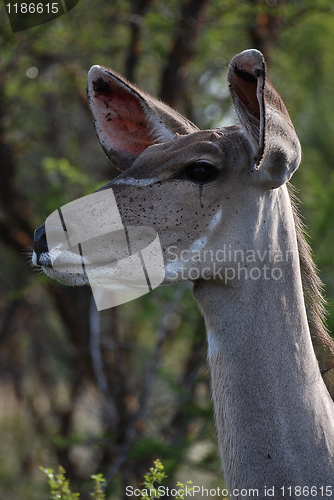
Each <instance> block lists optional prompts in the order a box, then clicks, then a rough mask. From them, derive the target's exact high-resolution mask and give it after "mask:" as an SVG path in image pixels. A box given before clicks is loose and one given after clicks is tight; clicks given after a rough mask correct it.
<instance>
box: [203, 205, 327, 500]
mask: <svg viewBox="0 0 334 500" xmlns="http://www.w3.org/2000/svg"><path fill="white" fill-rule="evenodd" d="M276 202H277V200H276ZM276 202H275V203H276ZM263 208H264V207H262V208H261V210H260V211H259V214H260V212H263ZM276 208H277V207H276ZM278 208H279V213H280V219H279V220H276V221H275V220H271V223H272V226H274V230H270V227H267V229H266V230H263V231H261V229H259V230H258V233H257V235H256V240H257V242H258V246H257V248H259V249H260V250H261V254H260V255H261V259H262V260H261V266H262V268H263V267H264V266H267V267H268V269H269V270H270V269H273V266H275V267H277V268H279V269H280V271H281V272H280V273H279V272H278V271H276V272H275V273H276V274H275V273H274V275H271V272H270V271H268V270H267V277H264V276H263V275H262V276H261V277H258V274H259V273H258V272H255V271H254V272H253V279H252V277H250V276H249V275H248V279H242V278H244V277H245V272H243V273H242V274H240V279H238V278H239V277H238V276H236V278H237V279H235V280H234V281H233V282H230V283H227V284H225V283H222V282H221V281H220V282H218V281H208V282H204V281H202V282H199V283H196V284H195V286H194V295H195V297H196V299H197V301H198V303H199V306H200V308H201V310H202V312H203V314H204V317H205V322H206V328H207V338H208V358H209V363H210V369H211V377H212V393H213V401H214V405H215V418H216V426H217V432H218V439H219V445H220V453H221V457H222V463H223V469H224V476H225V480H226V482H227V484H228V486H229V487H230V488H231V487H235V488H251V487H254V488H259V489H262V495H261V492H260V498H263V497H264V494H263V488H264V486H265V484H264V482H266V485H267V486H268V487H269V486H273V485H275V486H276V488H277V489H278V488H279V487H280V486H286V485H289V484H291V481H292V484H293V482H295V484H299V483H300V482H301V481H303V480H304V482H305V484H308V483H309V481H310V478H311V477H313V474H314V473H316V475H315V476H314V478H315V480H316V481H318V480H319V478H322V477H323V478H327V477H330V476H329V475H330V474H332V473H333V468H334V464H333V454H334V451H333V450H334V433H333V423H334V412H333V404H332V401H331V399H330V396H329V394H328V392H327V389H326V387H325V385H324V383H323V380H322V378H321V374H320V371H319V368H318V363H317V360H316V357H315V354H314V350H313V347H312V343H311V338H310V333H309V327H308V322H307V317H306V310H305V305H304V298H303V290H302V283H301V276H300V269H299V259H298V252H297V243H296V235H295V229H294V225H293V217H292V212H291V206H290V204H289V206H280V207H278ZM272 213H274V212H272ZM262 216H263V214H262V215H258V216H257V220H254V223H255V224H256V225H257V227H258V228H259V227H261V226H260V217H262ZM266 220H268V222H269V221H270V214H268V218H266ZM271 229H272V228H271ZM259 242H261V243H259ZM251 243H252V244H255V243H256V241H255V239H254V240H253V242H251ZM266 248H267V249H269V248H271V249H273V248H277V249H279V250H280V251H281V252H282V255H283V257H282V259H281V260H280V261H279V262H276V263H273V262H272V261H270V258H271V257H270V253H269V251H268V252H267V254H264V250H265V249H266ZM255 249H256V248H255ZM245 251H246V250H245ZM286 256H290V258H286ZM244 264H245V263H244ZM252 265H253V268H254V266H255V265H257V262H256V263H255V264H254V263H253V264H252ZM244 267H246V266H244ZM251 268H252V266H251V265H249V267H248V271H250V269H251ZM254 278H257V279H254ZM275 278H279V279H275ZM305 436H307V439H305ZM328 443H330V446H331V447H332V451H330V446H328ZM329 454H330V456H331V462H330V461H329V460H328V456H329ZM235 457H237V462H238V463H236V462H235ZM320 470H321V471H320ZM264 471H266V476H265V477H264V474H263V473H264ZM289 481H290V483H289ZM303 484H304V483H303ZM316 484H318V483H316ZM231 498H234V497H233V495H231ZM246 498H248V497H246ZM274 498H281V497H280V496H279V494H278V496H276V494H275V497H274Z"/></svg>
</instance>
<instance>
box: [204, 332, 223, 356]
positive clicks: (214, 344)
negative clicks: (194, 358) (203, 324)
mask: <svg viewBox="0 0 334 500" xmlns="http://www.w3.org/2000/svg"><path fill="white" fill-rule="evenodd" d="M206 337H207V339H208V358H210V357H211V356H213V355H214V354H217V352H220V350H221V349H220V344H219V342H218V340H217V336H216V335H215V334H214V332H212V331H211V330H207V332H206Z"/></svg>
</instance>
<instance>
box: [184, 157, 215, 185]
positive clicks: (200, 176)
mask: <svg viewBox="0 0 334 500" xmlns="http://www.w3.org/2000/svg"><path fill="white" fill-rule="evenodd" d="M216 175H217V169H216V167H215V166H214V165H212V163H209V162H208V161H204V160H201V161H196V162H194V163H191V164H190V165H188V167H187V169H186V171H185V172H184V174H183V176H182V178H183V179H189V180H191V181H193V182H196V183H197V184H205V183H206V182H209V181H211V180H212V179H214V178H215V177H216Z"/></svg>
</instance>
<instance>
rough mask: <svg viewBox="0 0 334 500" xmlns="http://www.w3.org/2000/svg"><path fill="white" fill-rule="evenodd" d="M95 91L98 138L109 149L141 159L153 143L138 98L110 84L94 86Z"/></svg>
mask: <svg viewBox="0 0 334 500" xmlns="http://www.w3.org/2000/svg"><path fill="white" fill-rule="evenodd" d="M94 90H95V100H94V104H95V106H96V112H95V114H96V116H95V118H96V119H97V123H98V128H99V130H98V134H99V135H100V139H102V140H103V142H104V144H105V145H106V146H108V144H110V149H116V150H120V151H126V152H128V153H130V154H133V155H136V156H139V155H140V154H141V153H142V152H143V151H144V150H145V149H146V148H147V147H148V146H150V145H152V144H153V143H154V137H152V134H151V131H150V127H149V124H148V118H147V117H146V115H145V111H144V109H143V108H142V106H141V105H140V102H139V98H138V97H137V96H135V95H132V94H131V93H130V92H129V91H127V90H123V89H122V88H121V87H120V86H118V85H113V84H112V82H110V81H108V82H103V85H102V84H101V82H99V81H97V82H94ZM97 115H98V116H97Z"/></svg>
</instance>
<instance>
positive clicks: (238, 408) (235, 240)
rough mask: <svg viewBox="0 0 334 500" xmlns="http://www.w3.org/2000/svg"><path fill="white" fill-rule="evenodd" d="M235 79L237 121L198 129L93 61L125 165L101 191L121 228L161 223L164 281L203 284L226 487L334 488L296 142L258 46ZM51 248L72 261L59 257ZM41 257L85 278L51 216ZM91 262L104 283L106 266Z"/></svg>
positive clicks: (102, 114)
mask: <svg viewBox="0 0 334 500" xmlns="http://www.w3.org/2000/svg"><path fill="white" fill-rule="evenodd" d="M228 82H229V88H230V92H231V96H232V100H233V104H234V108H235V111H236V113H237V116H238V118H239V122H240V123H239V124H238V125H234V126H229V127H223V128H216V129H214V130H203V131H201V130H199V129H198V128H197V127H196V126H195V125H194V124H193V123H191V122H190V121H188V120H187V119H186V118H184V117H183V116H182V115H180V114H179V113H178V112H176V111H174V110H172V109H171V108H170V107H168V106H167V105H166V104H163V103H162V102H160V101H159V100H157V99H156V98H154V97H152V96H150V95H148V94H146V93H144V92H141V91H140V90H138V89H137V88H136V87H135V86H134V85H132V84H131V83H129V82H128V81H126V80H125V79H124V78H123V77H122V76H120V75H118V74H116V73H114V72H113V71H111V70H109V69H105V68H102V67H99V66H93V67H92V68H91V70H90V72H89V75H88V87H87V95H88V101H89V105H90V109H91V111H92V114H93V117H94V121H95V130H96V133H97V136H98V138H99V140H100V142H101V145H102V147H103V149H104V151H105V153H106V154H107V156H108V157H109V159H110V160H111V161H112V162H113V163H114V165H115V166H116V167H118V168H119V169H120V170H121V171H122V173H121V174H120V175H119V176H118V177H116V178H115V179H114V180H112V181H111V182H109V183H107V184H106V185H105V186H103V187H102V188H100V190H99V191H98V193H99V192H101V193H103V194H104V196H108V193H110V196H111V195H113V196H114V197H115V200H116V203H117V207H118V210H119V214H120V218H121V220H122V223H123V225H124V226H134V227H138V226H139V227H140V226H146V227H150V228H153V229H154V230H155V231H156V233H157V234H158V236H159V241H160V244H161V249H162V255H163V263H164V277H163V281H162V285H168V284H171V283H175V282H180V281H185V280H190V281H192V282H193V293H194V296H195V298H196V300H197V302H198V305H199V307H200V309H201V311H202V313H203V315H204V319H205V324H206V331H207V342H208V361H209V366H210V371H211V383H212V398H213V402H214V409H215V423H216V429H217V436H218V443H219V451H220V456H221V461H222V469H223V474H224V478H225V481H226V484H227V487H228V490H229V494H230V498H231V499H241V498H254V497H256V498H261V499H264V498H267V497H268V496H269V497H271V498H275V499H279V498H280V499H281V498H300V497H305V496H312V497H313V498H319V499H320V498H323V497H327V498H330V497H332V496H334V404H333V400H332V398H331V396H330V390H331V388H332V382H331V380H330V374H331V371H330V370H331V369H332V368H333V366H334V363H333V359H334V358H333V354H334V344H333V342H332V340H331V338H330V336H329V335H328V333H327V331H326V329H325V327H324V325H323V302H322V296H321V283H320V280H319V278H318V276H317V273H316V270H315V267H314V264H313V262H312V259H311V257H310V250H309V247H308V244H307V243H306V241H305V238H304V236H303V227H302V224H301V222H300V219H299V217H298V214H297V211H296V208H295V201H294V196H293V194H292V193H291V188H289V185H288V182H289V180H290V179H291V177H292V175H293V173H294V171H295V170H296V169H297V167H298V166H299V163H300V160H301V149H300V144H299V140H298V138H297V135H296V132H295V130H294V127H293V125H292V123H291V120H290V117H289V114H288V111H287V109H286V107H285V105H284V103H283V101H282V100H281V97H280V96H279V95H278V93H277V92H276V91H275V90H274V88H273V87H272V86H271V84H270V83H268V81H267V79H266V64H265V61H264V58H263V56H262V54H261V53H260V52H259V51H257V50H253V49H250V50H246V51H244V52H242V53H240V54H239V55H237V56H236V57H235V58H234V59H233V60H232V61H231V63H230V66H229V70H228ZM96 222H98V221H96ZM62 230H63V228H53V236H54V235H55V234H57V231H59V232H61V231H62ZM52 252H56V253H57V256H58V258H59V259H60V261H62V262H63V263H64V265H65V267H64V268H62V269H58V268H57V267H56V266H52V259H51V257H52V255H51V254H52ZM32 261H33V264H34V265H35V266H39V267H40V268H41V269H42V270H43V271H44V272H45V273H46V274H47V275H49V276H50V277H52V278H55V279H57V280H59V281H61V282H64V283H66V284H68V285H84V284H89V280H88V279H87V276H86V275H85V273H83V272H82V266H81V262H80V259H78V252H74V251H72V250H71V248H64V249H63V250H62V244H61V243H59V245H58V246H57V247H56V248H52V249H51V250H50V249H49V248H48V244H47V239H46V231H45V226H44V225H42V226H40V228H38V229H37V230H36V232H35V243H34V252H33V257H32ZM90 265H91V266H93V264H92V263H90V262H89V260H88V261H87V262H86V268H87V267H88V268H89V266H90ZM66 266H67V267H66ZM94 273H96V274H97V275H98V276H100V278H101V280H102V281H103V279H102V278H103V275H104V273H105V268H104V266H103V264H101V263H100V265H99V266H98V268H96V266H95V268H94ZM106 281H107V280H105V287H106V288H108V286H109V285H108V284H107V283H106ZM110 286H111V285H110ZM312 341H313V342H312ZM317 356H318V358H319V360H318V359H317Z"/></svg>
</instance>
